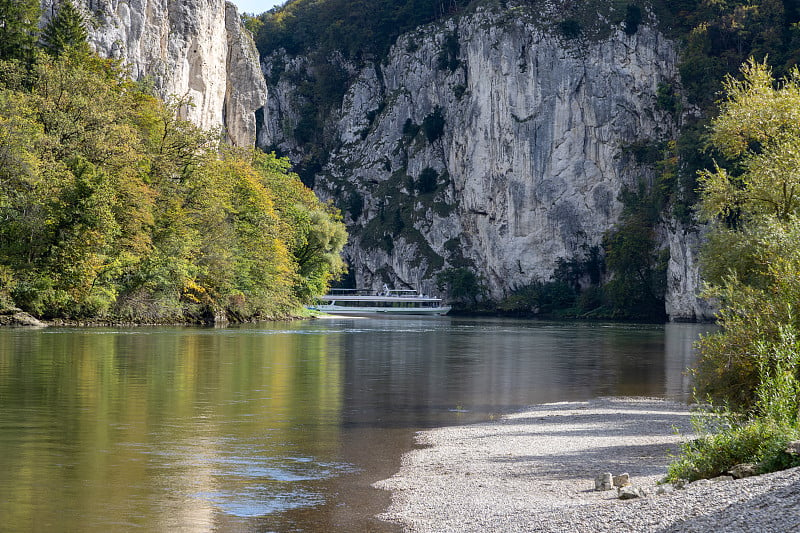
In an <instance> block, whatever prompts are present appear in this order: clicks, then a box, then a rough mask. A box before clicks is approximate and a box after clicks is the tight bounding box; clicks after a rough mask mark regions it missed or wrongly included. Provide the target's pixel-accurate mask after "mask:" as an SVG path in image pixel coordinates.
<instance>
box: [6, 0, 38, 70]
mask: <svg viewBox="0 0 800 533" xmlns="http://www.w3.org/2000/svg"><path fill="white" fill-rule="evenodd" d="M39 13H40V8H39V0H0V59H18V60H22V61H27V60H29V59H30V58H31V54H32V52H33V49H34V46H35V45H36V35H37V33H38V30H39V26H38V23H39Z"/></svg>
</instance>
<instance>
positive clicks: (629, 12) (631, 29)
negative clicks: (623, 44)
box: [625, 4, 642, 35]
mask: <svg viewBox="0 0 800 533" xmlns="http://www.w3.org/2000/svg"><path fill="white" fill-rule="evenodd" d="M641 22H642V10H641V9H640V8H639V6H636V5H633V4H628V6H627V7H626V8H625V33H626V34H627V35H633V34H634V33H636V30H638V29H639V24H640V23H641Z"/></svg>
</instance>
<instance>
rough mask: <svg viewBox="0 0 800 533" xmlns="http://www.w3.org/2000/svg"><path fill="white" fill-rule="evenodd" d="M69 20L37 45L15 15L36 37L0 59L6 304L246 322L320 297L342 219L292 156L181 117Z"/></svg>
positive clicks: (55, 313)
mask: <svg viewBox="0 0 800 533" xmlns="http://www.w3.org/2000/svg"><path fill="white" fill-rule="evenodd" d="M28 3H31V4H32V3H33V2H28ZM36 3H37V4H38V2H36ZM19 6H20V4H18V3H13V2H12V7H13V9H17V8H19ZM8 9H10V8H9V6H6V5H5V4H2V5H0V10H2V12H1V13H0V15H2V16H3V17H5V16H7V15H8V14H9V12H8V11H7V10H8ZM70 13H71V12H70ZM70 13H66V14H64V16H56V17H55V18H54V19H53V22H51V24H50V25H48V27H47V28H45V30H44V36H45V37H46V43H45V46H44V47H40V46H39V45H37V42H38V41H37V39H38V36H37V35H36V33H35V31H34V30H33V29H32V28H31V27H29V25H28V26H26V25H25V21H24V20H22V19H12V20H18V21H19V22H20V25H19V27H18V28H17V30H18V31H17V32H16V34H15V35H18V36H20V37H19V40H21V41H26V43H27V44H23V45H20V46H18V47H14V48H13V49H11V50H4V51H3V54H2V56H0V219H2V220H3V223H2V224H1V225H0V307H11V306H18V307H20V308H22V309H23V310H25V311H28V312H30V313H32V314H34V315H37V316H41V317H45V318H57V317H58V318H73V319H78V318H84V317H89V318H106V319H110V320H125V321H134V322H182V321H187V320H189V321H194V320H202V319H203V318H204V317H205V316H207V315H213V314H214V313H219V312H225V313H226V314H227V315H228V317H230V318H231V319H234V320H249V319H253V318H259V317H270V316H283V315H287V314H289V313H291V312H293V311H294V310H296V309H297V308H298V307H299V306H300V305H301V304H302V303H304V302H307V301H309V299H311V298H313V296H314V295H318V294H320V293H323V292H324V291H325V289H326V286H327V284H328V282H329V281H330V280H331V279H332V278H333V277H335V276H337V275H338V274H340V273H341V272H342V270H343V265H342V262H341V259H340V257H339V251H340V250H341V248H342V246H343V245H344V242H345V240H346V234H345V232H344V227H343V225H342V223H341V221H340V216H339V214H338V212H337V211H336V210H335V209H333V208H332V207H331V206H329V205H326V204H322V203H320V202H319V201H318V200H317V199H316V197H315V196H314V194H313V193H312V192H311V191H310V190H308V189H307V188H306V187H304V186H303V185H302V183H301V182H300V180H299V179H298V177H297V176H296V175H294V174H292V173H290V172H289V170H288V168H289V164H288V162H287V161H285V160H282V159H278V158H276V157H275V156H274V154H264V153H260V152H257V151H255V150H241V149H239V150H236V149H233V148H230V147H228V146H225V145H224V144H223V143H222V142H221V141H220V137H221V136H220V135H218V134H216V133H214V132H206V131H202V130H200V129H198V128H197V127H195V126H194V125H192V124H191V123H189V122H187V121H184V120H181V119H179V118H177V115H178V111H179V109H180V107H181V106H186V105H192V104H191V102H187V101H181V100H177V101H174V102H172V103H170V104H164V103H162V102H161V101H159V100H158V99H156V98H155V97H153V96H151V94H150V92H149V91H148V87H147V83H146V82H144V83H138V84H137V83H134V82H131V81H129V79H128V78H127V76H126V72H124V70H123V69H122V68H121V67H120V66H119V64H117V63H115V62H114V61H110V60H103V59H100V58H99V57H97V56H96V55H94V54H92V53H90V52H89V50H88V47H87V46H86V43H85V40H84V38H85V32H84V33H81V32H80V28H79V27H77V28H76V26H75V23H76V21H75V17H74V16H73V15H75V13H72V14H70ZM12 14H13V13H12ZM0 18H2V17H0ZM5 20H8V19H5ZM78 25H80V23H79V22H78ZM5 30H6V31H10V30H9V28H8V27H7V26H6V27H5ZM12 33H13V32H12ZM28 48H30V49H31V50H32V51H31V53H28V52H27V51H26V50H28ZM23 52H24V53H23Z"/></svg>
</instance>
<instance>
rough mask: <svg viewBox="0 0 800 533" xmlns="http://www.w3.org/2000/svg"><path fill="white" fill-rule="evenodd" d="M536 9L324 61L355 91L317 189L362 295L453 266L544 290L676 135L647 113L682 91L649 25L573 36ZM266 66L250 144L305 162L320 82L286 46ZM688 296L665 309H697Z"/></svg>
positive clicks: (676, 283) (423, 280) (613, 216)
mask: <svg viewBox="0 0 800 533" xmlns="http://www.w3.org/2000/svg"><path fill="white" fill-rule="evenodd" d="M532 11H533V8H530V7H527V8H526V7H520V8H515V9H507V10H499V9H495V10H491V9H486V10H483V9H478V10H477V11H476V12H474V13H473V14H470V15H467V16H462V17H460V18H456V19H450V20H448V21H446V22H442V23H437V24H433V25H429V26H425V27H422V28H419V29H418V30H416V31H413V32H411V33H408V34H405V35H403V36H401V37H400V38H399V39H398V41H397V43H396V44H395V46H394V47H393V48H392V50H391V51H390V53H389V56H388V58H387V59H386V60H385V61H383V62H382V63H380V64H374V63H369V62H367V63H366V65H363V66H355V65H350V64H346V63H344V62H341V60H338V59H337V58H332V61H333V62H334V63H336V62H337V61H338V62H339V65H340V67H341V68H342V69H343V70H345V71H347V72H348V73H349V75H350V79H351V80H355V81H353V82H352V83H351V85H350V86H349V89H348V91H347V93H346V95H345V96H344V99H343V103H342V105H341V108H340V109H339V110H338V111H337V112H335V113H334V114H333V118H332V119H331V120H330V121H329V122H328V124H327V125H326V134H327V136H328V138H329V139H330V138H332V139H334V141H333V142H332V143H330V144H331V146H332V147H333V149H332V151H331V153H330V157H329V159H328V161H327V164H326V165H325V166H324V168H322V169H321V170H320V171H319V172H317V174H316V177H315V190H316V191H317V192H318V194H320V195H321V196H323V197H327V198H332V199H335V200H337V203H338V204H339V205H340V206H342V207H343V208H344V209H345V211H346V219H347V222H348V226H349V228H350V230H351V242H350V244H349V247H348V249H347V255H348V260H349V263H350V265H351V269H352V270H354V274H355V277H356V283H357V284H358V285H359V286H365V287H369V286H372V287H376V286H379V285H380V284H381V283H383V282H384V281H386V282H389V283H393V284H395V285H398V286H403V285H410V286H414V287H418V288H421V289H423V290H426V291H433V292H435V291H434V283H433V281H432V280H433V277H434V276H435V274H436V273H437V272H438V271H441V270H442V269H443V268H447V267H448V266H460V265H470V266H471V268H473V269H475V270H477V271H478V272H479V273H480V274H481V275H483V276H484V278H485V279H486V280H487V281H488V285H489V288H490V290H491V292H492V295H493V296H496V297H497V296H502V295H503V294H505V293H506V292H507V291H508V290H509V289H512V288H514V287H515V286H520V285H524V284H526V283H529V282H530V281H531V280H533V279H536V278H538V279H542V280H547V279H548V278H549V277H550V276H551V274H552V273H553V270H554V268H555V267H556V265H557V261H558V260H559V259H572V258H575V257H580V256H582V255H583V254H585V253H586V251H587V250H588V249H590V248H591V247H592V246H596V245H598V244H600V242H601V239H602V236H603V234H604V232H606V231H607V230H608V229H610V228H612V227H613V226H614V225H615V224H616V223H617V221H618V218H619V215H620V212H621V208H622V206H621V204H620V202H619V201H618V194H619V192H620V190H621V189H622V187H623V186H625V185H626V184H627V185H634V184H636V183H637V182H638V181H639V180H640V179H644V180H645V181H646V180H648V179H650V178H652V172H651V171H650V170H648V168H647V167H646V166H643V165H640V164H638V163H637V159H636V157H634V152H635V150H634V149H633V148H634V147H635V146H637V145H641V143H647V142H651V141H656V142H657V141H661V140H664V139H668V138H672V137H673V136H674V135H675V132H676V127H677V125H676V118H675V117H674V116H672V115H671V114H670V113H668V112H666V111H663V110H661V109H659V108H658V106H657V103H656V92H657V88H658V85H659V83H672V84H675V83H679V80H678V72H677V52H676V45H675V43H673V42H671V41H670V40H668V39H666V38H665V37H664V36H663V35H662V34H660V33H659V31H657V30H656V29H655V27H654V26H653V25H652V24H643V25H642V26H640V27H639V28H638V31H636V32H635V34H633V35H628V34H626V33H625V32H624V31H623V30H622V28H619V27H618V28H611V31H610V32H608V34H607V35H605V36H603V37H600V38H595V39H567V38H565V37H564V36H563V35H562V34H559V32H558V31H555V30H554V28H553V27H552V26H548V25H546V24H542V23H541V21H540V19H538V18H537V17H536V16H535V15H534V14H533V13H532ZM263 68H264V72H265V75H266V76H267V78H268V79H271V80H272V83H273V85H272V86H271V88H270V90H271V93H270V99H269V102H268V105H267V108H266V113H265V115H264V118H265V121H264V124H263V127H262V128H261V130H260V133H259V144H260V145H261V146H263V147H275V148H278V149H279V150H281V151H282V152H283V153H287V154H290V155H291V156H292V157H293V158H294V159H296V160H299V159H301V158H302V157H304V155H306V154H304V153H303V149H302V147H301V146H300V145H299V143H298V142H297V135H295V134H294V133H293V132H296V131H297V127H298V125H299V124H300V123H301V122H302V120H303V109H304V105H306V104H307V103H308V102H307V100H306V99H305V97H304V96H302V95H301V94H298V91H297V90H296V85H295V84H296V80H297V79H302V78H303V76H306V77H308V76H313V75H314V73H313V72H308V69H309V65H308V62H307V61H305V60H304V58H303V57H299V58H288V57H286V56H285V55H283V54H281V53H280V52H277V53H274V54H273V55H271V56H270V57H267V58H265V59H264V62H263ZM672 235H673V236H676V238H679V237H677V234H676V233H672ZM667 245H668V243H666V242H665V246H667ZM691 259H692V258H687V259H686V260H685V261H683V262H682V263H681V264H680V265H677V264H675V265H672V267H673V268H672V269H671V271H670V275H671V276H672V280H673V281H672V282H671V284H670V287H671V288H674V289H675V290H678V291H680V290H683V289H685V286H686V283H684V282H683V278H685V277H686V276H687V275H688V276H691V275H692V274H691V272H692V268H693V266H692V265H689V264H688V263H687V261H690V260H691ZM678 278H680V279H678ZM684 300H685V301H684ZM684 300H680V299H679V298H671V300H670V301H671V302H672V303H671V305H672V307H671V310H672V311H675V312H676V313H684V311H685V313H684V314H689V315H691V312H692V311H691V310H682V309H679V307H680V306H681V305H689V306H691V304H689V303H688V300H690V298H685V299H684Z"/></svg>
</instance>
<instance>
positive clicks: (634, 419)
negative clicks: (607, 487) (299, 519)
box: [375, 398, 800, 533]
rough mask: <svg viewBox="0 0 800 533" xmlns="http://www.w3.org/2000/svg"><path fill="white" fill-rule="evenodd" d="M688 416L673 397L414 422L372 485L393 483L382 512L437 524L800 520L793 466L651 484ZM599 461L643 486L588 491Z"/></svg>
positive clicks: (735, 524) (502, 526)
mask: <svg viewBox="0 0 800 533" xmlns="http://www.w3.org/2000/svg"><path fill="white" fill-rule="evenodd" d="M689 418H690V414H689V411H688V408H687V407H686V406H685V405H682V404H678V403H673V402H667V401H663V400H657V399H648V398H635V399H631V398H624V399H615V398H603V399H598V400H593V401H590V402H570V403H557V404H546V405H540V406H535V407H533V408H531V409H530V410H527V411H524V412H521V413H517V414H513V415H509V416H505V417H503V418H502V419H499V420H497V421H492V422H488V423H483V424H475V425H469V426H458V427H448V428H441V429H435V430H431V431H424V432H420V433H419V434H418V437H417V441H418V443H419V444H420V445H422V446H425V447H424V448H421V449H417V450H414V451H412V452H409V453H408V454H406V455H405V456H404V457H403V463H402V467H401V469H400V471H399V472H398V473H397V474H396V475H395V476H393V477H392V478H390V479H387V480H383V481H380V482H378V483H376V484H375V486H376V487H378V488H381V489H385V490H389V491H391V492H392V504H391V506H390V508H389V509H388V510H387V511H386V512H385V513H384V514H383V515H381V516H380V518H382V519H384V520H388V521H391V522H397V523H400V524H402V525H403V527H404V528H405V529H406V530H407V531H414V532H437V533H438V532H448V531H476V532H477V531H504V532H505V531H543V532H551V531H552V532H556V531H559V532H561V531H563V532H598V531H614V532H620V531H631V532H634V531H635V532H642V531H652V532H655V531H658V532H684V531H692V532H694V531H696V532H707V531H715V532H718V531H731V532H740V531H748V532H749V531H759V532H787V531H800V469H791V470H786V471H783V472H777V473H774V474H768V475H764V476H757V477H753V478H747V479H743V480H736V481H720V482H716V483H713V484H711V483H707V482H706V483H704V482H699V483H693V484H691V485H689V486H688V487H687V488H686V489H684V490H678V491H674V492H671V493H668V494H660V495H656V487H657V483H658V481H659V480H661V479H662V478H663V477H664V474H665V473H666V468H667V465H668V464H669V462H670V461H671V455H674V454H676V453H677V452H678V449H679V444H680V442H681V441H682V440H684V439H686V438H687V435H688V434H689V431H690V425H689ZM603 472H611V473H613V474H614V475H617V474H620V473H623V472H627V473H629V474H630V477H631V482H632V483H633V485H634V486H636V487H641V488H643V489H644V490H645V491H647V493H648V494H649V496H648V497H646V498H641V499H636V500H628V501H622V500H619V499H618V498H617V495H616V491H595V490H594V478H595V476H596V475H598V474H601V473H603Z"/></svg>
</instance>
